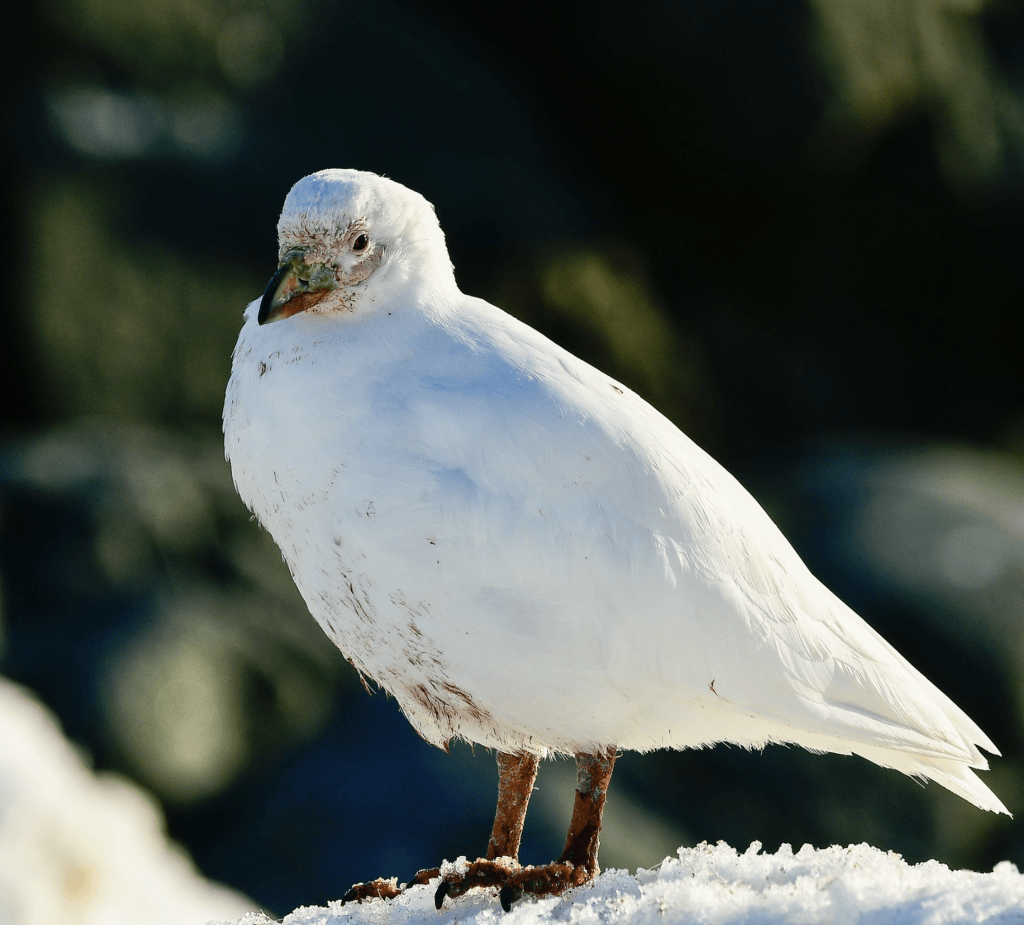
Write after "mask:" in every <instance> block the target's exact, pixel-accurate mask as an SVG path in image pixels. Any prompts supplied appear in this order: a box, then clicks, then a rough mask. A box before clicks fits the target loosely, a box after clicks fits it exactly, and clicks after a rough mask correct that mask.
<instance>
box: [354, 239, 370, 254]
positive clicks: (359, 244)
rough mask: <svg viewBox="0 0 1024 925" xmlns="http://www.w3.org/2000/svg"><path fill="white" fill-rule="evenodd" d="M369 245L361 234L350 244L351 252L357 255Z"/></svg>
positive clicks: (367, 240)
mask: <svg viewBox="0 0 1024 925" xmlns="http://www.w3.org/2000/svg"><path fill="white" fill-rule="evenodd" d="M369 244H370V239H369V237H368V236H367V235H365V234H361V235H359V237H358V238H356V239H355V241H353V242H352V250H353V251H354V252H355V253H357V254H358V253H359V252H360V251H364V250H366V248H367V247H368V246H369Z"/></svg>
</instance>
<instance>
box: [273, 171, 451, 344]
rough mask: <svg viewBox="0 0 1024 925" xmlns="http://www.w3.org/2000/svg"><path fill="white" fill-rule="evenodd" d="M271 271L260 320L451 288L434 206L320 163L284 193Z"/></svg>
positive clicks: (389, 183)
mask: <svg viewBox="0 0 1024 925" xmlns="http://www.w3.org/2000/svg"><path fill="white" fill-rule="evenodd" d="M277 233H278V242H279V245H280V252H279V263H278V268H277V272H276V273H275V274H274V275H273V277H272V278H271V280H270V283H269V284H268V285H267V288H266V290H265V292H264V293H263V299H262V301H261V302H260V308H259V314H258V316H257V318H258V321H259V323H260V324H269V323H270V322H273V321H281V320H282V319H284V318H289V317H291V316H292V315H296V314H298V313H299V312H315V313H319V314H325V313H330V312H355V311H359V310H360V309H363V308H365V307H366V306H368V305H371V306H372V305H386V304H392V303H394V301H395V300H396V299H400V298H402V296H403V295H408V294H409V293H408V292H407V290H409V289H411V288H422V287H433V288H436V289H438V290H447V289H449V288H452V289H453V288H455V277H454V274H453V272H452V265H451V260H450V259H449V257H448V249H447V247H446V246H445V241H444V234H443V232H442V231H441V227H440V225H439V224H438V221H437V216H436V215H435V214H434V208H433V206H431V204H430V203H429V202H427V200H426V199H424V198H423V197H422V196H421V195H420V194H419V193H415V192H413V191H412V190H410V189H408V188H407V187H404V186H402V184H400V183H396V182H395V181H394V180H388V179H386V178H385V177H379V176H377V175H376V174H372V173H366V172H364V171H361V170H321V171H320V172H318V173H314V174H312V175H310V176H308V177H305V178H303V179H302V180H300V181H299V182H298V183H296V184H295V186H293V187H292V189H291V192H289V193H288V197H287V198H286V199H285V203H284V209H283V210H282V212H281V218H280V220H279V221H278V223H277Z"/></svg>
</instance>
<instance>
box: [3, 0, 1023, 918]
mask: <svg viewBox="0 0 1024 925" xmlns="http://www.w3.org/2000/svg"><path fill="white" fill-rule="evenodd" d="M7 15H8V28H7V35H8V45H7V53H6V59H7V82H8V90H7V92H6V93H5V94H4V103H5V106H6V112H5V113H4V126H5V130H6V142H7V143H6V145H5V149H6V153H5V154H4V163H3V167H4V170H3V173H2V176H3V189H4V200H5V205H6V207H7V208H6V211H7V215H8V220H7V222H6V224H5V226H4V227H5V229H6V233H7V236H8V241H7V246H6V253H7V254H8V255H9V257H10V261H11V266H10V267H9V268H8V270H9V278H8V282H7V284H6V285H7V290H6V291H7V293H8V296H7V298H8V303H7V304H8V309H7V314H6V318H7V321H6V333H5V335H4V337H3V339H2V340H0V372H2V375H3V377H4V381H3V383H2V385H3V394H4V395H6V396H7V399H6V400H5V401H4V403H3V415H4V421H3V430H2V445H0V602H2V605H0V671H3V672H4V673H5V674H7V675H8V676H10V677H11V678H13V679H15V680H17V681H19V682H21V683H23V684H26V685H29V686H30V687H32V688H33V689H35V690H36V691H37V692H38V693H39V694H40V696H41V697H42V698H43V699H44V700H45V701H46V702H47V703H48V704H49V705H50V706H51V707H52V708H53V709H55V710H56V711H57V712H58V714H59V715H60V717H61V719H62V721H63V723H64V725H65V728H66V730H67V732H68V734H69V735H70V736H71V737H72V738H74V739H75V740H76V741H78V742H80V743H81V744H82V745H84V746H85V747H86V748H87V750H88V751H89V752H91V754H92V755H93V758H94V760H95V762H96V764H97V765H98V766H99V767H101V768H113V769H116V770H119V771H121V772H124V773H127V774H129V775H131V776H132V777H134V778H135V779H137V780H138V781H140V782H141V783H142V784H143V785H145V786H146V787H148V788H150V789H151V790H152V791H153V792H154V793H155V794H157V795H158V797H159V798H160V799H161V800H162V801H163V804H164V807H165V810H166V812H167V816H168V825H169V829H170V833H171V835H172V836H173V837H174V838H176V839H178V840H179V841H180V842H181V843H183V844H184V845H185V846H186V847H187V848H188V850H189V851H190V852H191V853H192V854H193V856H194V857H195V859H196V860H197V862H198V863H199V865H200V866H201V867H202V869H203V871H204V872H205V873H206V874H207V875H209V876H211V877H215V878H219V879H221V880H224V881H226V882H228V883H230V884H232V885H233V886H235V887H237V888H239V889H241V890H244V891H245V892H247V893H248V894H250V895H251V896H252V897H253V898H255V899H256V900H257V901H258V902H260V903H262V904H263V905H264V906H265V907H268V908H270V909H272V910H275V911H277V912H279V913H283V912H286V911H288V910H290V909H291V908H292V907H294V906H296V905H298V904H301V903H306V904H313V903H323V902H325V901H327V900H329V899H332V898H337V897H338V896H340V895H341V894H342V893H343V892H344V890H345V889H346V888H347V887H348V885H349V884H350V883H352V882H353V881H356V880H364V879H369V878H372V877H374V876H377V875H385V876H388V875H392V874H395V875H399V876H400V878H401V879H405V878H407V877H408V876H409V875H410V874H411V873H412V872H413V871H414V870H415V869H416V868H417V867H420V866H428V865H432V864H435V863H436V862H438V861H439V860H440V859H441V858H442V857H447V858H454V857H455V856H457V855H459V854H469V855H470V856H474V855H475V854H477V853H480V852H482V851H483V850H484V848H485V845H486V839H487V835H488V834H489V827H490V822H491V818H492V814H493V809H494V795H495V784H496V774H495V770H494V765H493V759H492V757H491V756H490V755H489V754H487V753H485V752H484V751H483V750H480V749H477V753H476V754H475V755H473V754H472V753H471V750H470V749H469V748H465V747H456V748H454V749H453V754H452V755H451V756H447V755H445V754H444V753H442V752H440V751H437V750H435V749H431V748H429V747H428V746H426V745H425V744H424V743H423V742H421V741H420V740H419V739H418V738H417V737H416V736H415V734H414V733H413V732H412V729H411V728H410V727H409V725H408V724H407V723H406V722H405V720H404V719H403V718H402V717H401V715H400V714H399V713H398V710H397V708H396V707H395V705H394V703H393V702H391V701H389V700H388V699H387V697H386V696H385V695H383V694H381V693H378V694H375V695H373V696H368V695H367V694H366V692H365V691H364V690H363V689H362V687H361V685H360V684H359V682H358V679H357V677H356V675H355V673H354V672H353V671H352V670H351V669H350V668H349V667H348V666H347V665H346V664H345V663H344V661H343V659H342V658H341V656H340V655H339V654H338V653H337V651H336V650H335V649H334V648H333V647H332V646H331V645H330V644H329V643H328V642H327V640H326V638H325V637H323V635H322V634H321V632H320V630H319V628H318V627H317V625H316V624H315V623H314V621H313V620H312V619H311V618H310V617H309V615H308V614H307V613H306V611H305V607H304V606H303V605H302V603H301V601H300V600H299V598H298V595H297V593H296V592H295V590H294V588H293V586H292V584H291V581H290V578H289V577H288V574H287V570H286V569H285V567H284V566H283V564H282V563H281V560H280V556H279V554H278V553H277V550H276V548H275V547H274V546H273V544H272V542H271V541H270V540H269V538H268V537H267V536H265V535H263V534H262V533H261V531H260V530H259V529H258V527H257V526H256V525H255V524H253V523H252V522H251V521H250V520H249V518H248V516H247V512H246V511H245V510H244V508H243V506H242V504H241V502H240V501H239V500H238V499H237V497H236V496H235V494H234V491H233V489H232V486H231V480H230V475H229V471H228V468H227V465H226V464H225V463H224V461H223V453H222V448H221V441H220V410H221V402H222V397H223V391H224V385H225V383H226V380H227V377H228V372H229V358H230V353H231V348H232V346H233V343H234V339H235V336H236V334H237V331H238V328H239V326H240V323H241V313H242V309H243V307H244V306H245V304H246V303H247V302H248V301H249V300H251V299H253V298H256V297H258V296H259V294H260V293H261V291H262V289H263V286H264V285H265V283H266V281H267V280H268V279H269V277H270V275H271V273H272V272H273V270H274V268H275V261H276V241H275V222H276V219H277V216H278V213H279V210H280V206H281V203H282V201H283V199H284V196H285V194H286V192H287V191H288V189H289V187H290V186H291V184H292V183H293V182H295V181H296V180H297V179H299V178H300V177H302V176H303V175H305V174H307V173H310V172H312V171H313V170H316V169H319V168H322V167H328V166H351V167H360V168H364V169H368V170H373V171H375V172H379V173H385V174H387V175H389V176H391V177H393V178H395V179H397V180H399V181H401V182H403V183H405V184H406V185H408V186H411V187H413V188H414V189H417V190H419V191H421V192H422V193H423V194H424V195H426V197H427V198H428V199H430V200H431V201H432V202H433V203H435V205H436V207H437V212H438V215H439V216H440V219H441V221H442V224H443V226H444V228H445V230H446V232H447V235H448V241H449V245H450V249H451V252H452V257H453V260H454V262H455V266H456V273H457V275H458V278H459V280H460V283H461V285H462V287H463V289H464V290H466V291H468V292H471V293H473V294H475V295H480V296H483V297H485V298H488V299H490V300H491V301H494V302H496V303H497V304H499V305H501V306H502V307H504V308H506V309H507V310H509V311H511V312H513V313H514V314H516V315H518V316H520V317H521V318H523V319H525V320H526V321H528V322H529V323H530V324H532V325H534V326H536V327H538V328H539V329H541V330H542V331H544V332H545V333H547V334H548V335H549V336H551V337H553V338H554V339H556V340H557V341H559V342H560V343H562V344H564V345H565V346H567V347H568V348H569V349H571V350H573V351H574V352H577V353H579V354H580V355H582V356H584V357H585V358H586V359H588V360H590V361H591V362H593V363H595V364H596V365H598V366H600V367H602V368H603V369H605V370H607V371H608V372H610V373H612V374H613V375H615V376H617V377H619V378H620V379H622V380H624V381H625V382H627V383H628V384H629V385H631V386H633V387H634V388H635V389H637V390H638V391H639V392H640V393H641V394H643V395H645V396H646V397H647V398H648V399H649V400H651V401H652V402H654V403H655V404H656V405H657V406H658V407H660V408H661V409H662V410H663V411H665V413H667V414H668V415H669V416H670V417H672V418H673V419H674V420H675V421H676V422H677V423H678V424H679V425H680V426H682V427H683V428H684V429H685V430H687V431H688V432H689V433H690V434H691V435H692V436H693V437H694V438H695V439H696V440H697V441H698V442H699V443H701V444H702V445H704V446H705V447H706V448H707V449H709V450H710V451H711V452H712V453H713V454H714V455H716V456H717V457H718V458H719V459H720V460H721V461H722V462H723V463H725V464H726V466H728V467H729V468H730V469H732V470H733V471H734V472H735V473H737V474H738V475H739V476H740V477H741V479H742V480H743V481H744V482H745V483H746V484H747V485H748V487H750V488H751V490H752V491H753V492H754V494H755V495H756V496H757V497H758V498H759V499H760V500H761V501H762V503H763V504H765V506H766V507H767V508H768V509H769V511H770V513H771V514H772V516H773V517H775V519H776V520H777V521H778V522H779V524H780V525H781V526H782V527H783V529H784V531H785V532H786V533H787V535H788V536H789V537H790V538H791V539H792V540H793V542H794V544H795V545H796V546H797V548H798V550H799V551H800V552H801V554H802V555H803V556H804V557H805V558H806V559H807V560H808V562H809V563H810V564H811V566H812V568H813V569H814V570H815V571H816V572H817V573H818V574H819V575H820V577H822V578H823V579H824V580H825V581H826V582H827V583H828V584H830V585H831V586H832V587H833V588H834V589H835V590H836V591H838V592H839V593H840V594H841V595H842V596H843V597H844V598H845V599H846V600H847V601H848V602H849V603H850V604H852V605H853V606H854V607H855V608H856V609H858V610H859V611H860V612H861V613H862V614H863V615H864V616H865V618H866V619H867V620H868V621H869V622H871V623H872V624H873V625H874V626H876V627H877V628H878V629H879V630H880V631H881V632H882V633H883V634H884V635H885V636H886V637H888V638H889V639H890V640H891V641H892V642H893V643H894V644H895V645H896V646H897V648H899V649H900V650H901V651H902V652H903V653H904V654H905V655H907V656H908V657H909V658H910V660H911V661H912V662H913V663H915V664H916V665H917V666H918V667H919V668H921V669H922V670H923V671H924V672H925V673H926V674H927V675H928V676H929V677H930V678H931V679H932V680H934V681H936V682H937V683H938V684H939V686H940V687H942V688H943V689H944V690H945V691H946V692H947V693H948V694H950V695H951V696H952V697H953V699H954V700H955V701H957V702H958V703H959V704H960V705H962V706H963V707H964V708H965V709H966V710H967V712H968V713H970V714H971V715H972V716H973V717H974V718H975V719H976V720H977V721H978V722H979V723H980V724H981V726H982V727H984V728H985V730H986V731H987V732H988V733H989V734H990V735H991V737H992V738H993V739H994V740H995V741H996V743H997V744H998V745H999V746H1000V748H1001V749H1002V750H1003V755H1004V757H1003V758H1001V759H998V758H997V759H995V760H994V762H993V770H992V771H991V773H988V774H986V775H984V776H985V780H986V782H987V783H988V784H990V785H991V786H992V788H993V789H994V790H995V791H996V792H997V793H998V794H999V795H1000V796H1001V798H1002V799H1003V800H1004V802H1005V803H1006V804H1007V805H1008V806H1009V807H1010V808H1011V810H1014V811H1016V812H1018V813H1020V812H1021V811H1024V756H1022V733H1024V680H1022V674H1021V667H1022V665H1024V633H1022V629H1021V616H1022V614H1024V478H1022V475H1024V459H1022V454H1024V392H1022V386H1024V363H1022V362H1021V334H1020V331H1021V327H1020V321H1019V318H1018V315H1019V313H1020V308H1021V301H1020V293H1021V290H1022V283H1024V269H1022V267H1024V260H1022V259H1021V248H1022V243H1024V9H1022V6H1021V4H1020V3H1014V2H989V0H972V2H961V0H888V2H885V3H882V2H871V0H859V2H853V0H804V2H796V0H794V2H774V3H764V2H761V0H724V2H723V0H717V2H711V0H673V2H655V0H648V2H643V0H641V2H639V3H635V4H631V5H628V6H626V5H623V4H620V3H614V4H612V3H604V2H593V0H591V2H587V3H564V4H550V3H547V4H532V3H519V4H511V5H510V4H483V3H479V2H472V3H470V2H464V0H449V2H439V3H435V4H429V5H428V4H417V3H413V2H402V0H384V2H375V3H349V2H339V3H328V2H321V0H230V2H224V3H217V2H213V0H150V2H147V3H139V4H124V3H118V2H114V0H43V2H40V3H37V4H36V5H34V6H27V7H16V8H15V10H14V11H12V12H9V13H8V14H7ZM539 787H540V789H539V791H538V792H537V794H536V796H535V798H534V799H535V802H534V804H533V807H532V812H531V815H530V818H529V820H528V824H527V832H526V838H525V841H524V846H523V852H522V856H523V858H524V860H526V861H537V862H540V861H545V860H548V859H550V858H551V857H552V856H554V855H555V854H557V852H558V851H559V850H560V848H561V842H562V840H563V838H564V831H565V825H566V823H567V821H568V817H569V812H570V808H571V797H570V791H571V787H572V771H571V768H570V764H569V763H567V762H564V761H563V762H552V763H546V764H545V765H544V766H543V767H542V769H541V778H540V782H539ZM1018 818H1020V817H1018ZM704 839H707V840H709V841H715V840H718V839H725V840H727V841H728V842H729V843H730V844H732V845H734V846H737V847H739V848H741V849H742V848H745V847H746V845H747V844H748V843H749V842H750V841H751V840H753V839H757V840H760V841H761V842H762V843H763V844H764V846H765V848H766V849H768V850H775V849H776V848H777V847H778V845H779V844H780V843H781V842H789V843H792V844H793V845H794V846H798V845H800V844H802V843H804V842H810V843H812V844H814V845H818V846H824V845H828V844H832V843H839V844H847V843H850V842H860V841H868V842H870V843H872V844H874V845H876V846H878V847H880V848H883V849H892V850H895V851H898V852H901V853H902V854H903V855H904V856H906V857H907V859H908V860H910V861H915V862H916V861H920V860H924V859H927V858H931V857H934V858H937V859H939V860H941V861H944V862H946V863H948V864H950V865H953V866H966V867H972V868H975V869H978V870H988V869H991V867H992V865H993V864H995V863H996V862H997V861H999V860H1002V859H1009V860H1011V861H1014V862H1015V863H1016V864H1018V865H1019V866H1024V825H1022V824H1021V823H1013V822H1011V821H1009V820H1007V819H1005V818H996V817H995V816H992V815H991V814H987V813H983V812H981V811H978V810H975V809H974V808H973V807H971V806H969V805H967V804H965V803H963V802H962V801H960V800H958V799H957V798H956V797H953V796H951V795H950V794H948V793H946V791H944V790H942V789H941V788H940V787H938V786H937V785H935V784H932V785H929V786H927V787H921V786H920V785H919V784H918V783H916V782H914V781H912V780H909V779H907V778H904V777H902V776H901V775H899V774H897V773H896V772H892V771H884V770H881V769H878V768H875V767H874V766H871V765H869V764H868V763H867V762H864V761H862V760H860V759H854V758H838V757H835V756H813V755H810V754H807V753H805V752H803V751H801V750H799V749H785V748H778V747H776V748H769V749H766V750H765V751H764V753H748V752H744V751H742V750H740V749H736V748H729V747H719V748H716V749H712V750H707V751H703V752H686V753H659V754H653V755H647V756H638V755H633V754H628V755H626V756H624V757H623V758H622V759H621V761H620V764H619V768H618V770H617V772H616V780H615V786H614V788H613V790H612V796H611V799H610V802H609V813H608V822H607V827H606V831H605V835H604V837H603V838H602V861H603V863H604V866H606V867H609V866H626V865H628V866H631V867H635V866H636V865H638V864H641V865H651V864H654V863H656V862H657V861H659V860H660V859H661V858H662V857H664V856H665V854H667V853H670V852H672V851H673V850H674V849H675V848H676V847H678V846H679V845H681V844H694V843H696V842H698V841H701V840H704Z"/></svg>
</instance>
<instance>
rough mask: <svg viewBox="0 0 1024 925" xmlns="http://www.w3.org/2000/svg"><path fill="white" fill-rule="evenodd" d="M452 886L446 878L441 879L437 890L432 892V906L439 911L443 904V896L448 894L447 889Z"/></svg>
mask: <svg viewBox="0 0 1024 925" xmlns="http://www.w3.org/2000/svg"><path fill="white" fill-rule="evenodd" d="M451 888H452V885H451V884H450V883H449V882H448V881H447V880H442V881H441V882H440V883H439V884H438V885H437V892H435V893H434V908H435V909H437V910H438V911H440V909H441V907H442V906H443V905H444V900H445V897H446V896H447V895H448V891H449V890H450V889H451Z"/></svg>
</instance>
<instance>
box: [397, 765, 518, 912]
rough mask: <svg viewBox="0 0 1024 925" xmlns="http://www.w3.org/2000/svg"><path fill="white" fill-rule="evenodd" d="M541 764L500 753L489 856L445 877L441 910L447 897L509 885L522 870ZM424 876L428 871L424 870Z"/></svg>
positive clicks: (437, 897) (439, 893)
mask: <svg viewBox="0 0 1024 925" xmlns="http://www.w3.org/2000/svg"><path fill="white" fill-rule="evenodd" d="M537 763H538V760H537V757H536V755H529V754H527V755H509V754H506V753H504V752H499V753H498V808H497V809H496V810H495V813H494V826H493V827H492V828H491V837H490V840H489V841H488V842H487V857H486V858H481V859H479V860H476V861H474V862H473V863H472V864H470V865H469V867H468V868H467V869H466V870H465V872H463V873H461V874H449V875H447V876H445V878H444V879H443V880H442V881H441V883H440V884H439V886H438V888H437V892H436V893H435V894H434V905H435V906H436V907H437V908H438V909H440V908H441V904H442V903H443V902H444V898H445V897H446V896H450V897H452V898H454V897H456V896H461V895H462V894H463V893H465V892H466V891H467V890H470V889H472V888H473V887H475V886H496V885H498V884H500V883H504V882H505V879H506V878H507V877H508V875H509V872H510V871H514V870H516V869H518V867H519V842H520V840H521V839H522V837H523V824H524V823H525V822H526V810H527V807H528V806H529V805H530V796H531V794H532V793H533V784H534V781H536V780H537ZM499 859H501V860H499ZM423 873H426V871H420V874H423ZM420 874H417V875H416V876H417V877H419V876H420ZM435 876H436V874H435Z"/></svg>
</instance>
